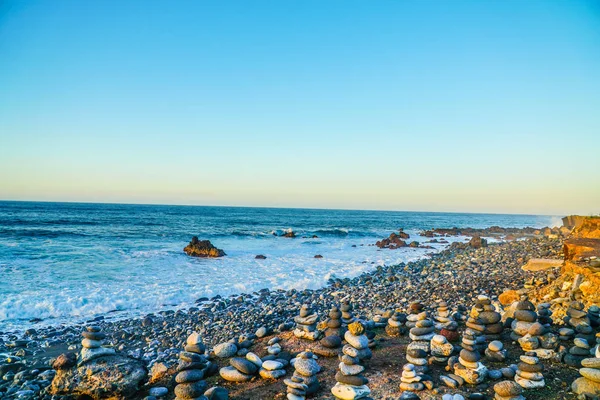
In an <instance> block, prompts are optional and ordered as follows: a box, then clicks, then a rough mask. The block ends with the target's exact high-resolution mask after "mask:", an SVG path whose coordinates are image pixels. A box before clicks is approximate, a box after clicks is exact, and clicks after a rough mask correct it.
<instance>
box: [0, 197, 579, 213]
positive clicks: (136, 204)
mask: <svg viewBox="0 0 600 400" xmlns="http://www.w3.org/2000/svg"><path fill="white" fill-rule="evenodd" d="M2 202H5V203H8V202H14V203H66V204H111V205H123V206H176V207H223V208H263V209H287V210H320V211H369V212H405V213H430V214H473V215H528V216H540V217H560V216H561V215H562V216H568V215H578V214H560V215H558V214H531V213H505V212H465V211H424V210H389V209H385V210H384V209H379V210H377V209H366V208H365V209H359V208H322V207H281V206H280V207H277V206H248V205H214V204H176V203H171V204H168V203H127V202H118V201H114V202H113V201H106V202H98V201H65V200H7V199H0V203H2Z"/></svg>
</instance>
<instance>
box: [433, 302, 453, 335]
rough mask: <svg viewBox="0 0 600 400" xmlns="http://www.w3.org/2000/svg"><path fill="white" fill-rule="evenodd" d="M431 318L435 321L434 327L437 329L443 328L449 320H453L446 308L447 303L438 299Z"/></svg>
mask: <svg viewBox="0 0 600 400" xmlns="http://www.w3.org/2000/svg"><path fill="white" fill-rule="evenodd" d="M433 319H435V321H436V324H435V329H437V330H438V331H439V330H441V329H443V328H444V327H445V326H446V325H447V324H449V323H450V322H453V321H454V320H453V319H452V316H451V311H450V309H449V308H448V303H446V302H445V301H440V302H439V303H438V306H437V310H436V314H435V316H434V317H433Z"/></svg>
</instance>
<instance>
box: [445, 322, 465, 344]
mask: <svg viewBox="0 0 600 400" xmlns="http://www.w3.org/2000/svg"><path fill="white" fill-rule="evenodd" d="M440 335H442V336H445V337H446V339H448V341H449V342H451V343H455V342H458V341H459V340H460V334H459V333H458V323H457V322H456V321H450V322H448V323H447V324H446V325H445V326H444V327H443V328H442V329H441V330H440Z"/></svg>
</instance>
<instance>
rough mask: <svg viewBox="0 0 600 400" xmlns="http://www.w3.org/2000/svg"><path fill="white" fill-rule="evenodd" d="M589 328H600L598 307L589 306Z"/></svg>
mask: <svg viewBox="0 0 600 400" xmlns="http://www.w3.org/2000/svg"><path fill="white" fill-rule="evenodd" d="M587 314H588V319H589V320H590V326H591V327H592V328H594V329H598V328H600V307H598V306H597V305H593V306H590V308H588V311H587Z"/></svg>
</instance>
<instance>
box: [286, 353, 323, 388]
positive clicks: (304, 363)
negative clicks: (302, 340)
mask: <svg viewBox="0 0 600 400" xmlns="http://www.w3.org/2000/svg"><path fill="white" fill-rule="evenodd" d="M292 365H293V366H294V369H295V371H294V375H292V377H291V378H290V379H285V380H284V381H283V382H284V383H285V385H286V386H287V398H288V400H304V399H306V396H310V395H313V394H314V393H316V392H317V391H318V390H319V388H320V385H319V380H318V379H317V373H318V372H319V371H320V370H321V367H319V364H317V362H316V361H315V359H314V356H313V354H312V353H311V352H309V351H303V352H302V353H300V354H298V356H297V357H296V358H294V359H293V360H292Z"/></svg>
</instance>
